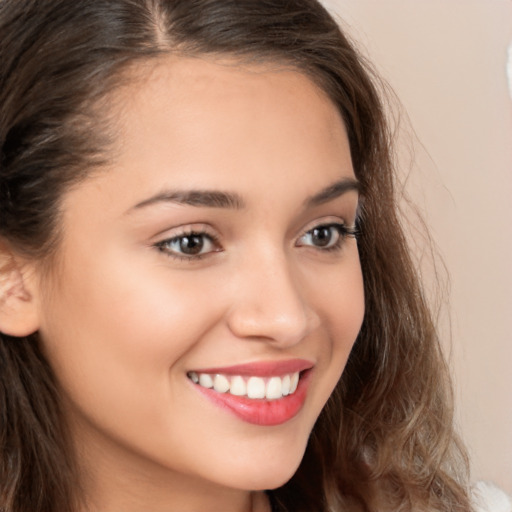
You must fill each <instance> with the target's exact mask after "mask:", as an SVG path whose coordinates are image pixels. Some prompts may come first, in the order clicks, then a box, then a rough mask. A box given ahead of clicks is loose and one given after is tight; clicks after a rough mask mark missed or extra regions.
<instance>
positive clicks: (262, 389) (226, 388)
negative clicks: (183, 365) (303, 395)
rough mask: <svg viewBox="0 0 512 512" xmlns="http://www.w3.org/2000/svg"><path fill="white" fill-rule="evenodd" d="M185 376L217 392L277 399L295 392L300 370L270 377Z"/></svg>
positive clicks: (219, 374) (192, 374) (189, 373)
mask: <svg viewBox="0 0 512 512" xmlns="http://www.w3.org/2000/svg"><path fill="white" fill-rule="evenodd" d="M187 377H188V378H189V379H190V380H191V381H192V382H193V383H194V384H198V385H199V386H201V387H203V388H206V389H212V390H214V391H216V392H217V393H226V394H228V395H233V396H239V397H247V398H249V399H265V400H279V399H281V398H284V397H286V396H289V395H293V393H295V391H296V390H297V386H298V383H299V379H300V372H292V373H288V374H285V375H282V376H272V377H260V376H247V375H227V374H222V373H216V374H210V373H197V372H188V374H187Z"/></svg>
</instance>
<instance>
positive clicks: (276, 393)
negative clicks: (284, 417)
mask: <svg viewBox="0 0 512 512" xmlns="http://www.w3.org/2000/svg"><path fill="white" fill-rule="evenodd" d="M282 396H283V383H282V381H281V379H280V378H279V377H272V378H271V379H270V380H269V381H268V384H267V392H266V393H265V397H266V398H268V399H269V400H275V399H276V398H281V397H282Z"/></svg>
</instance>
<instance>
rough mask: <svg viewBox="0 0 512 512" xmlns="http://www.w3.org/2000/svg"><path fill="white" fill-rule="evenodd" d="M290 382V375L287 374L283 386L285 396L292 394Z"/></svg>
mask: <svg viewBox="0 0 512 512" xmlns="http://www.w3.org/2000/svg"><path fill="white" fill-rule="evenodd" d="M290 382H291V379H290V376H289V375H285V376H284V377H283V386H282V392H283V396H288V395H289V394H290Z"/></svg>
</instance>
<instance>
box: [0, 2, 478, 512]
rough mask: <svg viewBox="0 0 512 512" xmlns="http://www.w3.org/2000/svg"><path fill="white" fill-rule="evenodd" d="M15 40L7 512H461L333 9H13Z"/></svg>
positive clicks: (1, 240) (4, 237) (2, 270)
mask: <svg viewBox="0 0 512 512" xmlns="http://www.w3.org/2000/svg"><path fill="white" fill-rule="evenodd" d="M0 38H1V45H0V62H1V66H0V144H1V160H0V208H1V214H0V249H1V252H0V258H1V259H0V262H1V266H0V277H1V280H0V283H1V289H0V331H1V333H2V335H1V341H0V364H1V371H0V379H1V384H0V389H1V394H0V397H1V404H0V411H1V425H0V452H1V457H0V486H1V487H0V488H1V491H0V509H1V510H2V511H6V512H7V511H9V512H14V511H17V512H22V511H23V512H27V511H31V512H36V511H37V512H43V511H44V512H62V511H70V512H71V511H73V512H85V511H88V512H114V511H116V512H119V511H123V512H132V511H142V510H144V511H146V510H151V511H152V512H163V511H166V512H168V511H179V512H188V511H197V510H203V511H235V512H236V511H244V512H247V511H253V512H255V511H270V510H275V511H288V512H297V511H310V512H316V511H319V512H320V511H379V512H381V511H388V510H389V511H398V510H414V511H421V510H425V511H427V510H428V511H452V512H453V511H469V510H470V508H471V506H470V503H469V499H468V494H467V486H466V481H465V478H466V476H465V456H464V452H463V449H462V448H461V446H460V444H459V443H458V441H457V439H456V436H455V434H454V432H453V428H452V411H451V404H450V391H449V386H448V378H447V372H446V366H445V363H444V360H443V358H442V355H441V351H440V348H439V344H438V340H437V338H436V333H435V328H434V326H433V324H432V320H431V317H430V315H429V312H428V309H427V307H426V305H425V302H424V299H423V296H422V292H421V287H420V285H419V283H418V280H417V277H416V274H415V272H414V268H413V265H412V263H411V260H410V258H409V255H408V251H407V246H406V243H405V241H404V237H403V234H402V231H401V228H400V220H399V219H398V217H397V213H396V207H395V197H394V192H393V182H394V174H393V168H392V163H391V157H390V151H391V150H390V140H389V136H388V132H387V129H386V124H385V119H384V114H383V108H382V105H381V102H380V100H379V96H378V94H377V91H376V88H375V86H374V84H373V81H372V79H371V76H370V74H369V73H368V71H367V70H366V69H365V66H364V65H363V63H362V61H361V59H360V57H359V56H358V55H357V53H356V52H355V50H354V49H353V47H352V46H351V45H350V43H349V42H348V41H347V39H346V38H345V36H344V35H343V34H342V33H341V32H340V29H339V28H338V27H337V26H336V24H335V22H334V21H333V20H332V19H331V17H330V16H329V15H328V14H327V12H326V11H325V10H324V9H323V8H322V7H321V5H320V4H318V3H317V2H316V1H314V0H293V1H290V0H287V1H282V0H265V1H262V0H243V1H240V0H94V1H91V2H69V1H66V0H45V1H44V2H41V1H35V0H2V1H1V2H0Z"/></svg>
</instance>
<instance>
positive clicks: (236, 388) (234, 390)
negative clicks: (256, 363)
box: [229, 375, 247, 396]
mask: <svg viewBox="0 0 512 512" xmlns="http://www.w3.org/2000/svg"><path fill="white" fill-rule="evenodd" d="M229 392H230V393H231V394H232V395H235V396H244V395H246V394H247V386H246V384H245V380H244V379H242V377H240V376H239V375H237V376H236V377H233V378H232V379H231V386H230V388H229Z"/></svg>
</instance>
